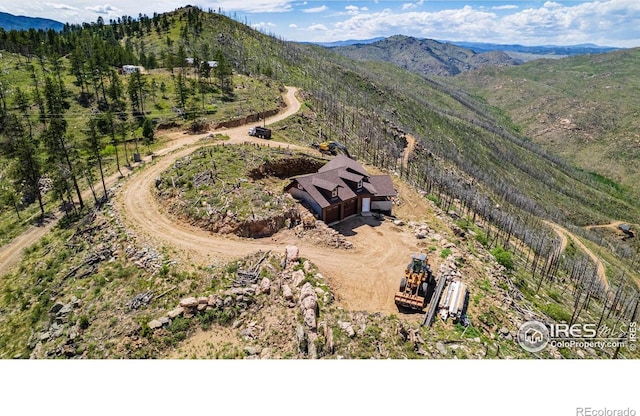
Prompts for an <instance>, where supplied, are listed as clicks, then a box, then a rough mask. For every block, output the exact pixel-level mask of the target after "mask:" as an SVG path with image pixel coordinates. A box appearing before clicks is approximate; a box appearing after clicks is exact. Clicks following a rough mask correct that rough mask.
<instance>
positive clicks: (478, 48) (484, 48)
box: [450, 42, 620, 56]
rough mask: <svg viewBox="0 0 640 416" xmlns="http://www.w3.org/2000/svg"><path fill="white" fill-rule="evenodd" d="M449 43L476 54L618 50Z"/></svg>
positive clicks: (569, 53)
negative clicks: (492, 52) (491, 52)
mask: <svg viewBox="0 0 640 416" xmlns="http://www.w3.org/2000/svg"><path fill="white" fill-rule="evenodd" d="M450 43H453V44H454V45H458V46H461V47H463V48H468V49H471V50H472V51H474V52H477V53H482V52H489V51H496V50H498V51H504V52H518V53H526V54H533V55H561V56H574V55H587V54H595V53H606V52H612V51H615V50H618V49H620V48H614V47H610V46H598V45H594V44H592V43H586V44H583V45H570V46H558V45H543V46H523V45H500V44H496V43H480V42H450Z"/></svg>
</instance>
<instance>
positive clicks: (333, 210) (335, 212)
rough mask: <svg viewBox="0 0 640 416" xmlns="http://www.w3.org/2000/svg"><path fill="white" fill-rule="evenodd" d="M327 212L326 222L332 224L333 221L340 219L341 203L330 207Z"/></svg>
mask: <svg viewBox="0 0 640 416" xmlns="http://www.w3.org/2000/svg"><path fill="white" fill-rule="evenodd" d="M325 212H326V215H327V216H326V220H325V223H327V224H331V223H332V222H336V221H340V205H334V206H332V207H328V208H326V210H325Z"/></svg>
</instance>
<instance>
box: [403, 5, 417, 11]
mask: <svg viewBox="0 0 640 416" xmlns="http://www.w3.org/2000/svg"><path fill="white" fill-rule="evenodd" d="M416 8H418V6H417V5H415V4H414V3H405V4H403V5H402V10H411V9H416Z"/></svg>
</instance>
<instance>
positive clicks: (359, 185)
mask: <svg viewBox="0 0 640 416" xmlns="http://www.w3.org/2000/svg"><path fill="white" fill-rule="evenodd" d="M360 188H362V179H360V180H359V181H358V189H360Z"/></svg>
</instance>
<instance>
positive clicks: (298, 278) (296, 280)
mask: <svg viewBox="0 0 640 416" xmlns="http://www.w3.org/2000/svg"><path fill="white" fill-rule="evenodd" d="M304 277H305V275H304V271H302V270H296V271H295V272H293V273H292V274H291V279H292V281H293V287H298V286H299V285H300V283H302V282H303V281H304Z"/></svg>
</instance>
